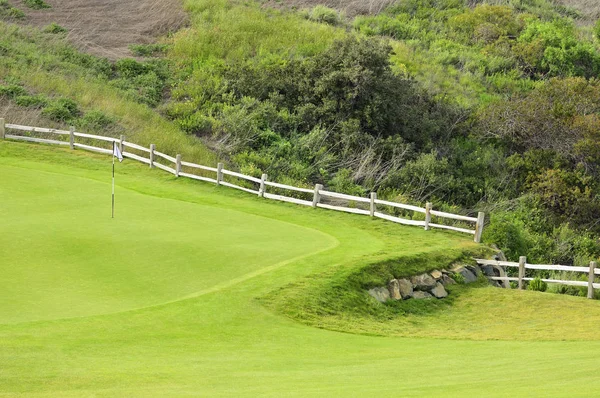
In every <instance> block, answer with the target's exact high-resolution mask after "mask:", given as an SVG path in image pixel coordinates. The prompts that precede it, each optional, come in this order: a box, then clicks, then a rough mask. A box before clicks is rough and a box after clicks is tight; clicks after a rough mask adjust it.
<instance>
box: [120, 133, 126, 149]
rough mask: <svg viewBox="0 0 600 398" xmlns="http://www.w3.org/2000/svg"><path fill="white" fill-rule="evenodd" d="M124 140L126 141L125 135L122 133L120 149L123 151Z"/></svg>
mask: <svg viewBox="0 0 600 398" xmlns="http://www.w3.org/2000/svg"><path fill="white" fill-rule="evenodd" d="M123 141H125V136H124V135H121V137H120V138H119V150H120V151H121V153H123Z"/></svg>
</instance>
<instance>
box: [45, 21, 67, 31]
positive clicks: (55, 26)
mask: <svg viewBox="0 0 600 398" xmlns="http://www.w3.org/2000/svg"><path fill="white" fill-rule="evenodd" d="M66 31H67V29H66V28H63V27H62V26H60V25H59V24H57V23H56V22H52V23H51V24H50V25H48V26H46V27H45V28H44V32H46V33H52V34H58V33H64V32H66Z"/></svg>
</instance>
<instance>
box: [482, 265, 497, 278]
mask: <svg viewBox="0 0 600 398" xmlns="http://www.w3.org/2000/svg"><path fill="white" fill-rule="evenodd" d="M481 270H482V271H483V273H484V274H485V276H497V275H496V273H495V272H494V267H492V266H491V265H482V266H481Z"/></svg>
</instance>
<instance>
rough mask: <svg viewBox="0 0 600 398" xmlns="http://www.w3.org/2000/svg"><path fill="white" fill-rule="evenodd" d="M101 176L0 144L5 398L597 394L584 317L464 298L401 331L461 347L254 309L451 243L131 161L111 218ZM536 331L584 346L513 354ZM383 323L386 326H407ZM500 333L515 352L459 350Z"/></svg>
mask: <svg viewBox="0 0 600 398" xmlns="http://www.w3.org/2000/svg"><path fill="white" fill-rule="evenodd" d="M110 168H111V166H110V158H108V157H102V156H100V155H98V156H96V155H89V154H87V153H83V152H79V151H75V152H71V151H69V150H67V149H62V148H46V147H43V146H34V145H27V144H17V143H8V142H0V169H1V172H0V179H1V180H2V183H1V184H0V198H2V210H3V211H2V220H3V222H2V223H1V224H0V236H2V237H3V238H2V240H1V244H0V268H1V272H2V275H3V278H2V279H1V281H0V283H1V288H0V308H1V309H2V312H1V314H2V315H1V318H0V319H1V320H2V323H3V324H2V325H0V364H1V369H2V377H1V378H0V391H2V393H3V394H5V395H8V396H15V395H22V396H33V395H36V396H90V395H94V396H144V397H147V396H185V395H198V394H200V395H206V396H231V395H236V396H281V395H286V396H303V397H305V396H324V395H327V396H332V395H334V396H338V395H351V396H371V395H380V394H388V395H402V396H431V395H434V394H440V393H441V392H443V395H444V396H506V395H507V394H510V395H511V396H514V395H517V396H525V395H526V396H540V397H542V396H549V395H552V396H570V397H571V396H594V395H597V394H599V393H600V386H598V384H597V383H595V382H594V381H595V380H596V378H597V377H596V374H595V372H593V371H590V369H593V366H594V365H595V364H596V363H597V350H598V349H599V348H600V342H598V341H596V339H595V338H594V339H593V340H592V338H593V337H594V335H593V329H594V328H593V327H592V324H593V323H594V320H595V322H596V324H597V321H598V313H599V312H600V308H599V305H598V303H597V302H590V301H586V300H585V299H576V298H571V297H562V296H556V295H550V294H542V293H535V292H515V291H499V290H495V289H491V288H490V289H486V288H476V289H469V290H465V292H464V293H462V294H461V295H460V296H457V298H456V299H455V300H454V301H453V303H452V306H451V307H449V308H446V309H445V310H444V311H443V313H439V314H438V315H442V316H443V317H444V318H440V320H439V321H437V320H436V319H432V318H431V317H429V316H427V315H423V316H420V317H415V318H414V319H413V320H412V322H413V323H415V325H413V326H412V329H408V330H406V331H403V332H402V333H403V334H405V335H412V336H415V337H416V336H427V335H435V336H436V337H443V336H451V335H452V334H453V333H455V336H454V337H464V338H468V339H465V340H446V339H426V338H412V337H411V338H398V337H372V336H366V335H357V334H349V333H338V332H333V331H327V330H321V329H317V328H313V327H308V326H304V325H302V324H299V323H296V322H293V321H291V320H288V319H286V318H285V317H281V316H279V315H277V314H274V313H272V312H269V311H266V310H265V308H264V307H263V305H262V304H261V302H260V301H259V300H258V299H259V298H261V297H264V296H265V295H269V294H270V293H272V292H274V291H276V290H278V289H282V288H283V289H284V290H285V289H286V287H287V286H293V284H294V283H298V282H303V283H305V282H306V281H307V280H310V278H311V276H312V278H315V279H318V278H320V277H321V276H322V275H323V273H324V272H327V271H330V272H331V274H333V275H336V274H337V273H338V272H340V273H341V272H342V271H343V270H346V271H343V272H345V273H346V275H348V274H352V273H353V272H356V271H359V270H361V269H363V268H364V265H365V264H368V263H370V262H375V263H382V262H385V261H386V260H394V259H397V258H399V257H401V256H403V255H404V256H406V255H417V254H419V253H421V254H423V255H426V254H427V253H433V252H438V253H439V252H440V251H444V252H445V251H447V250H450V251H456V252H459V251H460V250H461V249H463V248H465V249H470V250H471V249H472V247H473V245H472V244H470V243H469V241H468V240H467V239H466V238H465V237H464V236H463V235H455V234H448V233H444V232H440V231H423V230H421V229H418V228H413V227H402V226H398V225H395V224H392V223H386V222H384V221H382V220H370V219H368V218H367V217H360V216H353V215H346V214H338V213H335V212H330V211H325V210H314V209H310V208H301V207H298V206H294V205H287V204H280V203H272V202H270V201H265V200H260V199H259V198H256V197H252V196H249V195H247V194H245V193H238V192H237V191H232V190H230V189H226V188H217V187H214V186H212V185H207V184H201V183H196V182H194V181H186V180H182V179H179V180H177V179H175V178H174V177H172V176H169V175H167V174H166V173H162V172H160V171H158V170H148V169H147V168H146V167H144V166H143V165H139V164H137V163H133V162H130V161H125V162H124V163H122V164H119V165H118V166H117V181H118V187H117V195H118V196H117V218H116V219H115V220H110V219H109V218H108V216H109V210H110V199H109V195H110ZM299 252H303V254H301V255H300V256H299ZM436 265H437V264H436ZM415 266H417V265H416V263H415ZM389 269H391V268H389ZM399 269H401V268H399ZM333 280H334V281H335V278H334V279H333ZM294 291H295V290H291V291H290V294H293V293H294ZM365 296H366V293H365ZM494 301H500V303H499V304H501V305H502V308H504V307H505V308H506V309H505V310H504V309H498V307H495V306H493V304H494ZM161 302H162V304H161ZM140 306H141V307H144V308H139V309H135V308H137V307H140ZM491 308H494V311H497V312H496V313H497V314H498V315H499V316H498V317H496V316H495V315H494V313H493V312H492V311H491ZM517 312H518V314H517ZM569 313H570V315H569ZM98 314H105V315H98ZM509 314H510V316H509ZM551 314H552V315H553V316H554V318H553V319H551V317H550V315H551ZM74 315H77V316H79V317H76V318H66V319H65V318H64V317H65V316H67V317H68V316H74ZM563 317H566V318H563ZM50 318H51V319H53V320H44V319H50ZM57 318H60V319H57ZM584 318H587V319H584ZM36 319H37V320H36ZM491 319H494V320H495V325H493V324H492V322H491ZM560 319H566V320H567V322H560V321H559V320H560ZM25 320H28V321H27V322H23V321H25ZM34 320H35V321H34ZM344 321H345V322H346V325H351V324H352V323H353V322H354V323H358V322H360V321H362V320H361V319H354V318H353V319H345V320H344ZM546 321H547V322H551V323H552V326H553V327H554V331H553V333H554V335H553V336H552V337H557V338H558V337H559V336H558V334H559V333H563V334H562V336H561V338H563V339H567V340H569V339H574V338H577V335H576V332H577V330H576V329H580V330H579V332H581V331H583V330H587V332H586V333H588V334H587V336H589V337H592V338H590V341H582V342H576V341H568V342H562V341H551V342H537V341H527V342H521V341H519V340H521V337H522V336H523V335H524V334H523V333H522V330H518V329H517V330H516V331H515V330H512V331H511V330H510V328H511V325H516V324H520V325H529V328H530V330H529V331H528V333H529V334H528V336H533V335H534V334H535V333H537V334H538V335H539V336H543V335H544V334H545V333H546V332H547V330H546V329H543V328H542V329H537V328H538V327H539V326H540V325H542V324H543V323H542V322H546ZM394 322H395V320H394V319H391V320H390V322H389V323H388V324H387V325H388V328H389V329H394V328H396V327H398V329H400V327H408V325H407V324H401V325H398V324H395V323H394ZM436 322H437V324H436ZM568 322H572V325H571V326H568V327H565V325H564V324H565V323H568ZM419 323H420V326H419ZM340 325H341V324H340ZM575 325H577V326H575ZM382 326H383V323H382ZM436 328H437V329H436ZM434 329H436V330H437V332H436V333H435V334H434V333H433V332H432V331H433V330H434ZM397 331H398V330H397ZM458 331H460V333H461V335H460V336H459V335H458ZM411 333H414V334H411ZM501 333H504V337H507V338H509V339H512V340H511V341H473V340H472V339H471V338H474V336H475V335H480V336H481V335H487V336H488V337H491V338H495V337H496V336H498V335H500V334H501ZM569 333H573V334H572V335H570V334H569ZM526 337H527V335H526ZM540 338H541V337H540ZM565 369H568V371H565ZM499 375H501V376H499ZM432 378H434V379H435V382H434V383H432V382H431V380H432ZM507 380H510V385H507V384H506V383H507ZM534 386H535V387H534Z"/></svg>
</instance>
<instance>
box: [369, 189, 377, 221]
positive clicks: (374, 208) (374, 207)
mask: <svg viewBox="0 0 600 398" xmlns="http://www.w3.org/2000/svg"><path fill="white" fill-rule="evenodd" d="M376 200H377V192H371V207H370V208H369V211H370V213H371V217H375V212H376V211H377V204H376V203H375V201H376Z"/></svg>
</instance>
